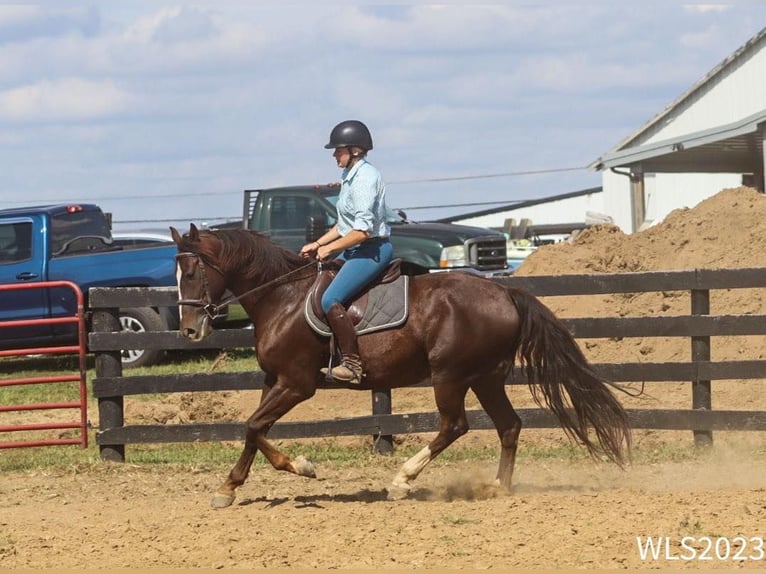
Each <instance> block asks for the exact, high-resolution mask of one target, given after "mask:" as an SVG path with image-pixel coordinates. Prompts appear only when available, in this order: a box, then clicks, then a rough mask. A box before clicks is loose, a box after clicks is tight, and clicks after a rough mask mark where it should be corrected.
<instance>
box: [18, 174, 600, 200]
mask: <svg viewBox="0 0 766 574" xmlns="http://www.w3.org/2000/svg"><path fill="white" fill-rule="evenodd" d="M583 169H588V168H587V167H560V168H552V169H538V170H528V171H509V172H504V173H486V174H474V175H459V176H454V177H428V178H420V179H402V180H393V181H386V185H411V184H415V183H440V182H447V181H470V180H476V179H493V178H498V177H517V176H522V175H543V174H548V173H562V172H566V171H580V170H583ZM241 193H242V191H240V190H236V191H219V192H216V193H215V195H216V197H217V196H222V195H234V194H237V195H238V194H241ZM208 196H210V192H209V191H199V192H192V191H188V192H183V193H165V194H155V193H152V194H148V195H125V196H120V195H116V196H112V197H108V198H97V199H95V198H94V199H85V198H81V199H68V200H66V201H67V202H83V203H88V202H98V201H101V200H102V199H108V200H109V201H122V200H131V201H134V200H136V199H174V198H178V197H208ZM4 202H5V203H14V204H16V203H18V204H29V203H36V204H43V203H46V204H47V203H62V201H61V199H58V198H57V199H31V200H30V199H21V200H4ZM499 203H504V202H499ZM474 205H479V204H474ZM410 209H416V208H410ZM424 209H425V208H424Z"/></svg>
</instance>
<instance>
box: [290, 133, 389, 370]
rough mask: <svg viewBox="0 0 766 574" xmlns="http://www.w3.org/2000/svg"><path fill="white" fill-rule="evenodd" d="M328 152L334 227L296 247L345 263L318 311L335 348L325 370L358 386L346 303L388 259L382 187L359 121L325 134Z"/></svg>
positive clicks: (354, 345)
mask: <svg viewBox="0 0 766 574" xmlns="http://www.w3.org/2000/svg"><path fill="white" fill-rule="evenodd" d="M324 147H325V149H332V150H334V151H333V154H332V155H333V157H334V158H335V161H336V163H337V164H338V167H340V168H342V169H343V173H342V174H341V179H342V181H341V187H340V195H339V196H338V202H337V206H336V209H337V213H338V218H337V223H336V224H335V225H334V226H333V227H332V228H331V229H330V230H329V231H328V232H327V233H325V234H324V235H322V237H320V238H319V239H317V240H316V241H314V242H312V243H308V244H306V245H304V246H303V247H302V248H301V255H303V256H304V257H306V258H308V257H311V256H315V257H316V258H317V259H319V260H320V261H328V260H330V259H332V258H333V257H334V256H337V258H338V259H343V260H345V264H344V265H343V267H341V269H340V271H338V274H337V275H336V276H335V278H334V279H333V280H332V282H331V283H330V285H329V286H328V287H327V290H326V291H325V293H324V295H323V296H322V310H323V311H324V312H325V315H326V317H327V322H328V323H329V325H330V328H331V329H332V332H333V334H334V335H335V340H336V342H337V344H338V347H340V352H341V363H340V364H339V365H336V366H335V367H333V368H332V369H331V370H330V374H331V375H332V377H333V378H334V379H335V380H337V381H342V382H347V383H352V384H359V383H360V382H361V380H362V377H363V376H364V369H363V367H362V361H361V358H360V357H359V345H358V343H357V340H356V331H355V330H354V325H353V323H352V321H351V317H349V316H348V314H347V313H346V307H345V305H348V304H349V303H350V302H351V299H352V298H353V297H354V295H356V294H357V293H359V292H360V291H362V289H363V288H364V287H365V286H366V285H367V284H368V283H369V282H370V281H372V279H373V278H375V277H376V276H377V275H378V274H380V272H381V271H383V269H385V267H386V266H387V265H388V264H389V262H390V261H391V257H392V254H393V248H392V246H391V242H390V241H389V235H390V233H391V228H390V227H389V226H388V224H387V223H386V200H385V196H386V186H385V184H384V183H383V178H382V177H381V175H380V172H379V171H378V170H377V169H376V168H375V167H373V165H372V164H370V163H369V162H368V161H367V152H368V151H370V150H371V149H372V136H371V135H370V130H368V129H367V126H365V125H364V124H363V123H362V122H360V121H357V120H347V121H344V122H341V123H339V124H338V125H337V126H335V127H334V128H333V130H332V132H330V141H329V143H328V144H327V145H325V146H324Z"/></svg>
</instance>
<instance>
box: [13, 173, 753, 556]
mask: <svg viewBox="0 0 766 574" xmlns="http://www.w3.org/2000/svg"><path fill="white" fill-rule="evenodd" d="M764 227H766V198H764V196H763V195H760V194H757V193H756V192H754V191H753V190H749V189H747V188H740V189H736V190H726V191H725V192H722V193H721V194H719V195H718V196H716V197H715V198H711V199H710V200H708V201H707V202H703V204H701V205H700V206H698V208H695V209H694V210H681V211H679V212H674V214H671V216H669V217H668V218H667V220H666V221H665V222H663V223H662V224H660V225H658V226H655V227H653V228H651V229H649V230H647V231H645V232H642V233H639V234H634V235H633V236H625V235H623V234H622V233H621V232H619V230H615V229H614V228H609V227H607V226H599V227H598V228H594V229H592V230H589V231H586V232H583V233H582V234H581V235H580V236H579V237H577V238H576V239H575V241H574V242H573V243H571V244H560V245H554V246H550V247H546V248H543V249H540V250H539V251H538V252H537V253H536V254H534V255H533V256H532V257H530V259H529V260H528V261H527V262H525V264H524V265H523V266H522V267H521V269H520V270H519V273H520V274H551V273H582V272H593V273H600V272H617V271H640V270H653V269H683V268H694V267H766V261H764V259H765V258H766V249H765V248H764V247H766V246H764V245H762V244H763V243H764V242H766V229H765V228H764ZM744 245H748V246H749V248H748V249H747V250H746V249H743V248H742V247H743V246H744ZM732 247H734V249H732ZM745 291H746V292H745ZM765 301H766V299H764V296H763V294H762V293H760V292H758V291H757V290H742V292H733V291H732V292H726V293H722V294H717V295H716V296H715V297H714V298H713V301H712V306H713V309H712V311H713V312H714V313H715V312H717V309H727V312H730V313H736V312H742V313H765V311H764V308H765V307H766V303H765ZM546 303H547V304H549V306H551V308H552V309H554V311H555V312H556V313H557V314H559V315H560V316H594V315H599V314H610V313H616V314H628V313H633V314H658V315H659V314H685V313H688V312H689V302H688V295H684V294H674V293H659V294H650V295H640V296H635V297H616V296H610V297H603V298H598V300H585V299H582V298H580V299H578V298H569V297H568V298H549V300H547V301H546ZM721 339H722V340H716V341H714V344H713V355H714V358H716V359H723V358H740V359H746V358H763V357H764V355H766V341H764V338H763V337H741V338H730V339H727V338H721ZM584 351H585V352H586V354H587V355H588V357H589V358H590V359H592V360H594V361H602V362H609V361H610V360H614V359H615V358H616V357H626V359H625V360H631V361H633V360H637V359H640V358H643V360H647V361H649V360H651V361H663V360H664V361H672V360H687V359H688V356H689V353H690V351H689V343H688V341H680V342H679V341H673V340H664V339H645V340H624V341H588V343H587V344H586V345H584ZM648 391H649V397H648V398H644V399H642V401H644V402H643V403H642V404H643V406H645V407H646V406H649V407H652V408H672V407H683V408H689V406H690V401H691V399H690V396H689V389H688V385H686V384H681V383H678V384H675V383H673V384H661V385H660V384H658V385H655V386H654V387H652V388H650V389H648ZM340 393H343V392H340ZM509 393H511V394H512V401H513V403H514V405H516V406H517V407H524V406H529V405H530V404H531V402H530V398H529V393H528V391H527V390H526V389H524V388H518V389H517V388H512V389H509ZM211 395H212V394H207V393H203V394H198V395H197V396H195V397H190V396H181V397H173V398H170V397H168V398H167V399H162V400H160V401H158V402H157V403H156V404H153V405H150V406H149V405H147V404H146V403H135V402H134V403H130V404H126V407H127V414H126V418H127V420H130V421H140V420H147V421H151V422H174V421H175V420H179V419H182V420H187V421H189V420H200V421H201V420H242V418H243V415H244V416H246V415H247V414H249V412H250V411H251V410H252V407H253V404H254V401H255V400H256V398H257V397H254V396H253V393H219V394H218V396H217V397H216V398H215V399H212V398H211ZM764 397H766V393H764V383H763V382H762V381H722V382H716V383H715V384H714V392H713V402H714V408H734V409H748V410H766V398H764ZM634 400H635V399H626V400H625V401H624V402H625V404H626V406H627V407H629V408H636V406H637V405H636V404H635V403H633V402H632V401H634ZM647 401H648V404H647ZM394 405H395V409H397V412H405V411H412V412H420V411H424V410H429V411H430V410H433V403H432V400H431V399H430V395H429V394H428V393H427V392H426V393H423V390H420V391H418V390H411V391H407V390H404V391H402V392H401V393H400V392H399V391H396V394H395V395H394ZM468 406H469V408H476V405H475V404H469V405H468ZM341 411H342V412H341ZM357 413H358V414H363V413H369V395H368V394H366V393H343V394H342V396H339V395H337V394H336V392H335V391H333V392H325V393H318V394H317V396H316V397H315V398H313V399H312V400H311V401H310V402H308V403H306V404H304V405H301V406H300V407H299V408H298V409H296V410H295V411H294V412H293V413H291V414H290V417H289V418H291V419H293V420H300V419H304V420H310V419H312V418H319V417H331V416H353V415H354V414H357ZM427 438H428V437H410V438H407V439H406V440H407V441H425V440H426V439H427ZM635 438H636V446H637V447H638V448H639V449H640V450H641V451H642V452H643V453H651V452H652V450H653V449H656V450H657V451H658V452H660V451H662V450H663V449H667V448H670V449H673V448H676V449H677V448H679V445H684V444H686V445H688V444H690V443H691V442H692V439H691V433H679V432H660V431H642V432H637V433H636V437H635ZM347 440H359V441H362V440H364V439H362V438H359V439H347ZM495 443H496V439H495V437H494V435H493V433H491V432H488V431H481V432H478V431H474V432H472V433H470V434H469V435H467V436H466V437H464V438H462V439H461V444H467V445H483V444H495ZM412 444H421V443H420V442H417V443H415V442H413V443H412ZM557 444H566V439H565V438H564V437H563V433H562V432H560V431H547V430H546V431H541V430H527V431H523V432H522V435H521V447H520V450H521V454H522V456H521V458H520V460H519V462H518V464H517V472H516V475H515V480H514V483H515V489H514V492H513V493H511V494H508V493H504V492H500V491H498V490H496V489H495V488H494V487H493V486H492V481H493V478H494V473H495V470H496V466H495V463H494V462H475V461H474V462H446V461H441V462H440V461H436V462H434V463H433V464H432V465H431V466H429V467H428V468H427V469H426V470H425V471H424V472H423V474H422V475H421V476H420V478H419V479H418V480H417V481H416V483H415V487H416V488H415V489H414V491H413V492H412V495H411V497H410V498H409V499H407V500H403V501H398V502H390V501H387V500H386V498H385V488H386V486H387V485H388V483H389V482H390V480H391V479H392V477H393V475H394V474H395V472H396V470H397V469H398V468H399V466H400V465H401V464H402V463H403V462H404V458H402V457H401V456H400V455H399V454H397V453H395V454H394V455H393V456H391V457H374V458H372V459H371V460H370V462H369V464H365V465H364V466H362V467H349V466H347V465H341V464H329V463H323V464H322V465H321V466H319V467H318V468H317V473H318V478H317V479H314V480H312V479H305V478H299V477H295V476H292V475H288V474H285V473H278V472H276V471H274V470H272V469H271V468H264V467H260V468H258V469H257V470H255V471H254V473H253V474H252V475H251V477H250V479H249V480H248V482H247V483H246V484H245V485H244V486H243V487H242V488H240V489H239V494H238V498H237V500H236V501H235V503H234V505H233V506H232V507H230V508H228V509H224V510H213V509H211V508H210V506H209V500H210V496H211V495H212V493H213V492H214V491H215V489H216V488H217V487H218V486H219V484H220V483H221V481H222V480H223V479H224V477H225V475H226V472H228V467H215V468H210V467H206V466H183V467H180V466H173V467H158V466H157V465H136V464H131V463H130V462H128V463H126V464H109V463H95V464H92V465H82V466H78V467H75V468H69V469H67V470H66V471H57V472H53V473H50V472H32V473H30V472H8V473H4V474H2V475H1V476H0V569H44V568H70V569H76V570H82V569H96V568H97V569H99V570H105V571H109V570H114V569H118V568H131V569H132V568H154V567H163V568H185V569H192V568H195V569H197V568H199V569H248V568H249V569H268V570H276V569H281V568H284V569H288V568H289V569H291V570H294V569H296V568H299V569H300V568H320V569H349V568H357V569H378V570H379V569H408V570H409V569H426V568H429V569H430V568H433V569H436V568H438V569H450V568H454V569H488V568H497V569H501V570H507V569H511V568H514V569H516V568H548V569H575V568H576V569H601V568H617V569H644V568H652V569H655V568H671V569H685V568H692V569H709V568H726V569H730V568H744V569H751V568H757V569H766V546H764V539H765V538H766V433H723V432H722V433H716V436H715V446H714V448H713V449H712V450H711V451H709V452H707V454H700V455H699V456H697V457H692V458H683V459H682V460H678V461H669V460H667V457H665V458H663V457H661V456H658V458H657V460H662V462H651V461H652V457H651V456H648V457H647V456H644V457H643V458H642V460H643V461H645V462H635V463H633V464H632V465H630V466H628V467H627V468H626V469H625V470H620V469H618V468H616V467H614V466H613V465H609V464H606V463H597V462H592V461H590V460H586V459H579V458H578V459H574V460H572V459H564V458H561V459H559V458H553V459H545V458H540V457H535V456H529V455H525V451H526V450H527V449H529V450H531V449H534V448H535V447H536V446H551V445H557ZM0 456H2V453H0ZM233 462H234V461H233V460H232V464H233ZM639 537H640V542H641V544H639V540H638V538H639ZM647 537H653V541H654V542H655V544H658V543H659V541H660V540H662V544H663V546H662V547H661V548H659V550H658V552H657V553H656V555H655V556H652V555H651V554H652V553H651V552H650V553H649V555H642V548H644V549H645V547H642V545H645V544H646V539H647ZM665 544H667V545H668V546H667V547H665V546H664V545H665Z"/></svg>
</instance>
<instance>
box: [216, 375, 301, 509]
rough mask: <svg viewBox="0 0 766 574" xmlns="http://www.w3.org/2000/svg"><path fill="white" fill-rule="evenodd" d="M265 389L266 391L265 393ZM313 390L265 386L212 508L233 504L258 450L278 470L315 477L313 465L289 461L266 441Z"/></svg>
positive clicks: (297, 459) (280, 385)
mask: <svg viewBox="0 0 766 574" xmlns="http://www.w3.org/2000/svg"><path fill="white" fill-rule="evenodd" d="M267 389H268V390H267ZM313 394H314V388H313V387H312V388H310V389H306V390H305V391H301V390H299V389H298V388H296V387H295V386H290V385H286V384H284V383H281V382H277V384H275V385H274V386H273V387H271V388H269V387H268V386H267V387H264V390H263V393H262V394H261V402H260V404H259V405H258V408H257V409H256V411H255V412H254V413H253V414H252V415H251V416H250V418H249V419H247V423H246V424H245V446H244V449H243V450H242V454H241V455H240V457H239V460H238V461H237V464H235V465H234V467H233V468H232V469H231V471H230V472H229V476H228V477H227V479H226V481H225V482H224V483H223V484H222V485H221V487H220V488H219V489H218V491H217V492H216V493H215V494H214V495H213V499H212V501H211V505H212V506H213V507H214V508H225V507H227V506H230V505H231V503H232V502H234V498H235V497H236V490H237V488H238V487H240V486H242V485H243V484H244V483H245V480H246V479H247V477H248V475H249V474H250V468H251V466H252V464H253V460H254V459H255V455H256V453H257V452H258V451H259V450H260V451H261V452H262V453H263V454H264V456H265V457H266V459H267V460H268V461H269V462H270V463H271V465H272V466H273V467H274V468H275V469H277V470H285V471H288V472H292V473H294V474H297V475H300V476H308V477H311V478H315V477H316V474H315V472H314V465H312V464H311V462H309V461H308V460H306V459H305V458H303V457H302V456H301V457H297V458H296V459H295V460H291V459H290V457H289V456H287V455H286V454H284V453H282V452H281V451H279V450H278V449H276V448H275V447H274V446H273V445H272V444H271V442H269V441H268V440H267V439H266V435H267V433H268V432H269V430H270V429H271V427H272V425H273V424H274V423H275V422H276V421H278V420H279V419H280V418H281V417H282V416H284V415H285V413H287V412H288V411H290V409H292V408H293V407H294V406H295V405H297V404H298V403H300V402H302V401H304V400H306V399H308V398H310V397H311V396H313Z"/></svg>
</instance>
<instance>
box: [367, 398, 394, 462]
mask: <svg viewBox="0 0 766 574" xmlns="http://www.w3.org/2000/svg"><path fill="white" fill-rule="evenodd" d="M372 414H373V415H390V414H391V389H385V390H382V391H372ZM372 438H373V440H374V441H375V442H374V445H375V451H376V452H377V453H378V454H391V453H392V452H394V437H393V436H392V435H377V436H374V437H372Z"/></svg>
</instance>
